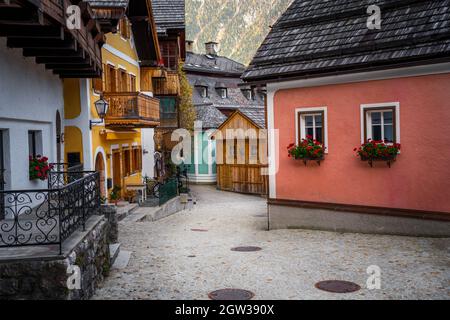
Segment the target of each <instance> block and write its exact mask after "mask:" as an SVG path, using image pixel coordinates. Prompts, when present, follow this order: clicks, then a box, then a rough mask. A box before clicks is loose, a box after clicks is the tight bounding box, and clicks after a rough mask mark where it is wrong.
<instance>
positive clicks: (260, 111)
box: [238, 108, 266, 129]
mask: <svg viewBox="0 0 450 320" xmlns="http://www.w3.org/2000/svg"><path fill="white" fill-rule="evenodd" d="M238 111H239V112H240V113H242V114H243V115H244V116H246V117H247V118H249V119H250V120H252V122H253V123H254V124H256V126H257V127H259V128H262V129H263V128H265V127H266V114H265V111H264V108H239V110H238Z"/></svg>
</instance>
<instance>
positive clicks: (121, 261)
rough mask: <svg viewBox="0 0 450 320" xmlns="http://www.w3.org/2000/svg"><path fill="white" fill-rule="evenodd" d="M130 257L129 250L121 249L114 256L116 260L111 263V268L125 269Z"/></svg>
mask: <svg viewBox="0 0 450 320" xmlns="http://www.w3.org/2000/svg"><path fill="white" fill-rule="evenodd" d="M130 257H131V251H124V250H121V251H120V252H119V255H118V256H117V258H116V261H114V264H113V265H112V267H111V269H125V268H126V267H127V266H128V262H129V261H130Z"/></svg>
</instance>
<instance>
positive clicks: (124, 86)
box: [119, 68, 128, 92]
mask: <svg viewBox="0 0 450 320" xmlns="http://www.w3.org/2000/svg"><path fill="white" fill-rule="evenodd" d="M119 88H120V89H119V90H120V92H127V91H128V74H127V71H126V70H124V69H122V68H120V69H119Z"/></svg>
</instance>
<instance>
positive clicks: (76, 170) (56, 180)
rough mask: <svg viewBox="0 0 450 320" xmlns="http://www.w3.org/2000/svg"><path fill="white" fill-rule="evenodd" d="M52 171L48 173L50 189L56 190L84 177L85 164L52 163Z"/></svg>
mask: <svg viewBox="0 0 450 320" xmlns="http://www.w3.org/2000/svg"><path fill="white" fill-rule="evenodd" d="M50 165H51V166H52V169H51V170H50V171H49V173H48V180H47V182H48V188H49V189H55V188H58V187H60V186H63V185H66V184H68V183H71V182H74V181H76V180H78V179H80V178H82V177H83V172H87V171H83V164H82V163H79V164H76V165H69V164H68V163H51V164H50Z"/></svg>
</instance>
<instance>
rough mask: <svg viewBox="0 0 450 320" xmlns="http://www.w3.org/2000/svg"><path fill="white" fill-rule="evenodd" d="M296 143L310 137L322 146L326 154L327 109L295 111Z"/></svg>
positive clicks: (301, 109) (299, 109)
mask: <svg viewBox="0 0 450 320" xmlns="http://www.w3.org/2000/svg"><path fill="white" fill-rule="evenodd" d="M295 122H296V135H297V136H296V142H297V144H299V143H300V142H301V141H302V139H306V138H307V137H312V138H313V139H314V140H317V141H319V142H321V143H322V144H323V146H324V147H325V153H328V130H327V108H326V107H313V108H298V109H296V120H295Z"/></svg>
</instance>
